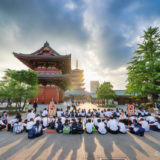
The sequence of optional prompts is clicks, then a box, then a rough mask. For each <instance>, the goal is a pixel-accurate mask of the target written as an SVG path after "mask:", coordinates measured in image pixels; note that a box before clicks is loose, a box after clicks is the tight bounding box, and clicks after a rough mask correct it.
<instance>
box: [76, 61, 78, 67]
mask: <svg viewBox="0 0 160 160" xmlns="http://www.w3.org/2000/svg"><path fill="white" fill-rule="evenodd" d="M76 69H78V59H76Z"/></svg>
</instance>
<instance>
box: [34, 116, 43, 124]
mask: <svg viewBox="0 0 160 160" xmlns="http://www.w3.org/2000/svg"><path fill="white" fill-rule="evenodd" d="M38 120H39V121H42V118H41V116H40V114H37V115H36V117H35V119H34V121H35V123H36V122H37V121H38Z"/></svg>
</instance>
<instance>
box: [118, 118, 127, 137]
mask: <svg viewBox="0 0 160 160" xmlns="http://www.w3.org/2000/svg"><path fill="white" fill-rule="evenodd" d="M118 130H119V133H123V134H124V133H126V131H127V130H126V126H125V124H124V123H123V120H119V122H118Z"/></svg>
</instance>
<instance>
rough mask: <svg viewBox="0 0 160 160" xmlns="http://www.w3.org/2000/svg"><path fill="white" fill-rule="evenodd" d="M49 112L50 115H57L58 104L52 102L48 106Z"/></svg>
mask: <svg viewBox="0 0 160 160" xmlns="http://www.w3.org/2000/svg"><path fill="white" fill-rule="evenodd" d="M48 113H49V116H52V117H53V116H56V105H55V104H50V105H49V108H48Z"/></svg>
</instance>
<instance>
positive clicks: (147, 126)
mask: <svg viewBox="0 0 160 160" xmlns="http://www.w3.org/2000/svg"><path fill="white" fill-rule="evenodd" d="M139 123H140V124H141V125H142V128H144V129H145V131H149V128H150V127H149V124H148V122H147V121H145V120H144V119H143V118H141V120H140V121H139Z"/></svg>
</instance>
